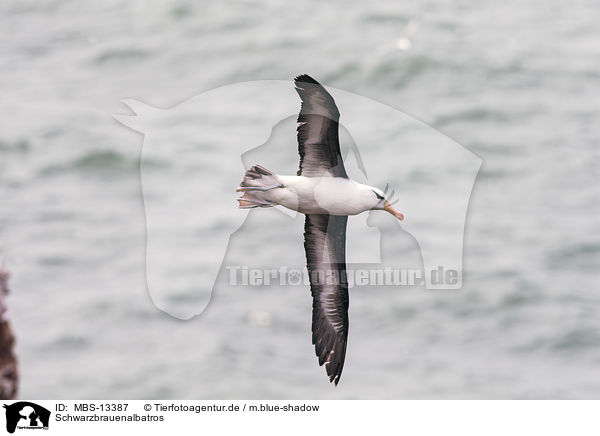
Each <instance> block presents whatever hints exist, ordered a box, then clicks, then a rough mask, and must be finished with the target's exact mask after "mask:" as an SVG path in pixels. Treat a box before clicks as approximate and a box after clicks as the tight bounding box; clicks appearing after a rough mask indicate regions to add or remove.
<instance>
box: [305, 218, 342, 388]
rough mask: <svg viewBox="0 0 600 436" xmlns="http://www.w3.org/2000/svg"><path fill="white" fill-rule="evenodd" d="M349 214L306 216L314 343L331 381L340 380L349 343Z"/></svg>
mask: <svg viewBox="0 0 600 436" xmlns="http://www.w3.org/2000/svg"><path fill="white" fill-rule="evenodd" d="M347 221H348V217H347V216H333V215H306V221H305V224H304V249H305V251H306V262H307V267H308V274H309V278H310V290H311V293H312V297H313V319H312V342H313V344H314V345H315V351H316V353H317V357H318V358H319V365H323V364H325V370H326V371H327V375H328V376H329V381H330V382H334V383H335V384H336V385H337V384H338V382H339V381H340V377H341V375H342V368H343V367H344V359H345V357H346V344H347V342H348V283H347V278H346V222H347Z"/></svg>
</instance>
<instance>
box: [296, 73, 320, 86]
mask: <svg viewBox="0 0 600 436" xmlns="http://www.w3.org/2000/svg"><path fill="white" fill-rule="evenodd" d="M294 82H296V84H298V83H312V84H313V85H320V83H319V82H317V81H316V80H315V79H313V78H312V77H310V76H309V75H308V74H300V75H299V76H296V77H295V78H294Z"/></svg>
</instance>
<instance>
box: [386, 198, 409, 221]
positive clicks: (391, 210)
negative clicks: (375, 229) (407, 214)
mask: <svg viewBox="0 0 600 436" xmlns="http://www.w3.org/2000/svg"><path fill="white" fill-rule="evenodd" d="M383 210H385V211H387V212H389V213H391V214H392V215H394V216H395V217H396V218H398V219H399V220H400V221H402V220H403V219H404V215H402V214H401V213H400V212H398V211H397V210H396V209H394V208H393V207H392V205H391V204H390V202H389V201H386V202H385V206H384V207H383Z"/></svg>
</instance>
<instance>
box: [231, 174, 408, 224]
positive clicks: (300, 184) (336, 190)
mask: <svg viewBox="0 0 600 436" xmlns="http://www.w3.org/2000/svg"><path fill="white" fill-rule="evenodd" d="M253 169H254V170H255V172H256V173H258V175H259V177H252V176H248V175H247V176H246V177H245V178H244V180H243V183H242V184H241V185H240V186H239V187H238V188H237V191H240V192H244V195H243V196H242V197H241V198H240V199H239V202H240V207H242V208H244V207H247V208H253V207H271V206H276V205H280V206H283V207H286V208H288V209H291V210H294V211H297V212H300V213H304V214H328V215H338V216H348V215H357V214H359V213H362V212H365V211H368V210H386V211H388V212H390V213H391V214H392V215H394V216H396V217H397V218H398V219H403V216H402V214H401V213H400V212H398V211H396V210H395V209H394V208H393V207H392V206H391V204H390V203H389V201H388V200H387V198H386V196H385V193H384V192H382V191H381V190H380V189H378V188H375V187H373V186H369V185H364V184H361V183H357V182H355V181H354V180H352V179H348V178H344V177H332V176H331V175H330V174H324V175H323V177H305V176H285V175H279V174H275V173H273V172H271V171H269V170H267V169H265V168H263V167H260V166H258V165H257V166H255V167H253ZM250 174H253V173H250Z"/></svg>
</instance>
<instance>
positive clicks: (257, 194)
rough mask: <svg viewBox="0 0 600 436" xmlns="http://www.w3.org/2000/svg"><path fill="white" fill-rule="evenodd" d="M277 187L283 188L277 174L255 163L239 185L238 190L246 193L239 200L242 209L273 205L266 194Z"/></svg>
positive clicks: (274, 204)
mask: <svg viewBox="0 0 600 436" xmlns="http://www.w3.org/2000/svg"><path fill="white" fill-rule="evenodd" d="M275 188H283V183H281V181H280V180H279V179H278V178H277V174H275V173H274V172H272V171H269V170H268V169H266V168H264V167H261V166H260V165H254V166H253V167H252V168H250V169H249V170H248V171H246V174H244V178H243V179H242V182H241V183H240V186H238V188H237V191H238V192H243V193H244V194H243V195H242V196H241V197H240V198H238V199H237V200H238V201H239V202H240V204H239V208H240V209H252V208H255V207H273V206H276V205H277V203H273V202H272V201H270V200H269V199H268V198H266V197H267V196H268V195H265V193H267V192H268V191H270V190H271V189H275Z"/></svg>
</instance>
